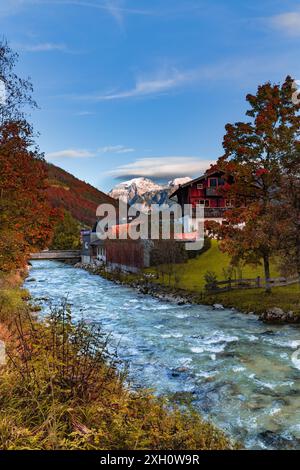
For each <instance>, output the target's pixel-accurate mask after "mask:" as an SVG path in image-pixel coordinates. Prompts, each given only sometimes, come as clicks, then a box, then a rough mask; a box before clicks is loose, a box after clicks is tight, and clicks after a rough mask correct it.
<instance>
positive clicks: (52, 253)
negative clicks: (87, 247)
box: [30, 250, 81, 260]
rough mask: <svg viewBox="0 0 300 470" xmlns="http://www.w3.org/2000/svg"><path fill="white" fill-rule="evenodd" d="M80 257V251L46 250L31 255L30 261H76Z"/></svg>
mask: <svg viewBox="0 0 300 470" xmlns="http://www.w3.org/2000/svg"><path fill="white" fill-rule="evenodd" d="M80 256H81V251H80V250H49V251H48V250H47V251H40V252H37V253H31V255H30V259H33V260H34V259H37V260H38V259H76V258H80Z"/></svg>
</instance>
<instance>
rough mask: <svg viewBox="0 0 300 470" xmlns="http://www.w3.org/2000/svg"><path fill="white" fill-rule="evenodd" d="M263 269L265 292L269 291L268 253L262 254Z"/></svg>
mask: <svg viewBox="0 0 300 470" xmlns="http://www.w3.org/2000/svg"><path fill="white" fill-rule="evenodd" d="M263 260H264V270H265V278H266V292H267V293H269V294H270V293H271V284H270V277H271V276H270V258H269V255H264V257H263Z"/></svg>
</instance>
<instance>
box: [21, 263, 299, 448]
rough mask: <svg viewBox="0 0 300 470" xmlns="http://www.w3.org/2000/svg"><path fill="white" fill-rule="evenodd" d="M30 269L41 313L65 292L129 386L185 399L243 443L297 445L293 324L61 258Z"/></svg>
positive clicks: (295, 330) (296, 335) (75, 315)
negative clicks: (160, 292) (162, 294)
mask: <svg viewBox="0 0 300 470" xmlns="http://www.w3.org/2000/svg"><path fill="white" fill-rule="evenodd" d="M30 277H31V279H33V280H32V281H31V282H28V281H29V280H28V281H26V283H25V287H26V288H27V289H29V291H30V293H31V295H32V298H33V299H35V302H36V303H38V304H39V305H40V306H41V311H40V313H39V317H44V316H45V317H46V316H47V315H48V313H49V304H51V305H53V306H55V305H60V303H61V299H62V298H66V299H67V303H68V304H69V305H70V307H71V309H72V315H73V318H74V320H75V321H76V322H80V321H82V320H83V321H84V322H85V323H86V324H90V325H98V326H101V329H102V331H103V332H104V333H105V334H106V335H109V337H110V341H111V344H112V346H113V347H116V348H117V350H118V357H119V359H120V361H121V363H122V364H126V367H127V372H128V380H129V381H130V384H131V386H132V388H133V389H134V390H137V391H138V390H141V389H152V390H153V392H154V393H155V395H156V396H162V397H167V399H169V398H170V400H171V401H173V400H175V402H176V403H182V400H184V402H185V403H187V404H192V405H193V407H194V408H195V409H196V410H197V412H199V413H200V415H201V416H202V417H203V418H204V419H206V420H208V421H209V422H212V423H214V425H215V426H216V427H217V428H219V429H223V430H224V431H225V433H226V434H227V435H229V436H231V438H232V439H233V440H235V441H236V442H242V443H243V445H244V446H245V447H246V448H249V449H253V448H255V449H265V448H268V449H273V448H274V449H275V448H280V449H287V448H300V430H299V419H300V416H299V397H300V383H299V361H297V357H296V356H295V354H296V353H297V348H298V347H299V346H298V344H299V326H297V325H266V324H264V323H263V322H260V321H258V320H257V317H256V316H254V315H245V314H243V313H240V312H239V311H236V310H234V311H233V310H232V309H231V308H229V309H228V308H224V310H214V309H213V307H211V306H205V305H201V304H190V303H185V304H183V305H178V303H176V302H174V301H172V302H171V301H165V300H162V299H159V298H155V297H153V296H150V295H145V294H143V293H138V291H137V290H136V289H133V288H131V287H127V286H125V285H121V283H119V282H118V283H115V282H111V281H110V280H107V279H104V278H103V277H102V276H97V275H92V274H90V273H89V272H88V271H86V270H83V269H74V268H73V267H70V266H69V265H66V264H64V263H60V262H54V261H49V262H47V261H40V262H33V266H32V269H31V272H30Z"/></svg>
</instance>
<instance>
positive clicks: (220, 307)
mask: <svg viewBox="0 0 300 470" xmlns="http://www.w3.org/2000/svg"><path fill="white" fill-rule="evenodd" d="M213 309H214V310H224V306H223V305H222V304H214V305H213Z"/></svg>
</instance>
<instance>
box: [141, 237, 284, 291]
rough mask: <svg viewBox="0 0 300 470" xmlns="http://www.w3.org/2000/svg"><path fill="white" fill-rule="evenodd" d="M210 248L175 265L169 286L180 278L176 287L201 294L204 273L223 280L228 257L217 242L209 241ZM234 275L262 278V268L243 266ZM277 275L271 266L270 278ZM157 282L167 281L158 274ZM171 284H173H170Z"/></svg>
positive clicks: (273, 266)
mask: <svg viewBox="0 0 300 470" xmlns="http://www.w3.org/2000/svg"><path fill="white" fill-rule="evenodd" d="M210 243H211V246H210V248H209V249H208V250H206V251H205V252H204V253H202V254H201V255H200V256H197V257H196V258H195V259H191V260H189V261H188V262H187V263H185V264H175V265H174V267H173V268H174V269H173V277H172V279H171V285H175V282H174V278H175V276H176V277H177V276H178V277H180V281H179V282H177V285H176V287H178V288H180V289H184V290H187V291H190V292H202V291H203V289H204V287H205V279H204V275H205V273H206V271H215V273H216V274H217V277H218V279H219V280H222V279H223V278H224V273H223V269H224V268H226V267H228V265H229V264H230V262H231V259H230V257H229V255H227V254H226V253H223V252H222V251H221V250H220V249H219V243H218V241H217V240H211V242H210ZM146 272H148V273H153V274H155V273H157V272H158V273H161V268H160V267H158V268H150V269H147V270H146ZM236 273H237V276H238V277H241V275H243V276H244V277H246V278H256V277H257V276H260V277H264V272H263V268H262V266H254V265H249V264H246V265H243V271H242V272H241V266H237V268H236ZM277 275H278V270H277V267H276V266H275V265H274V264H271V276H272V277H276V276H277ZM157 282H159V283H161V284H163V285H168V279H167V278H166V276H164V278H163V276H162V275H161V274H160V276H159V277H158V279H157ZM172 282H173V284H172Z"/></svg>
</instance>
